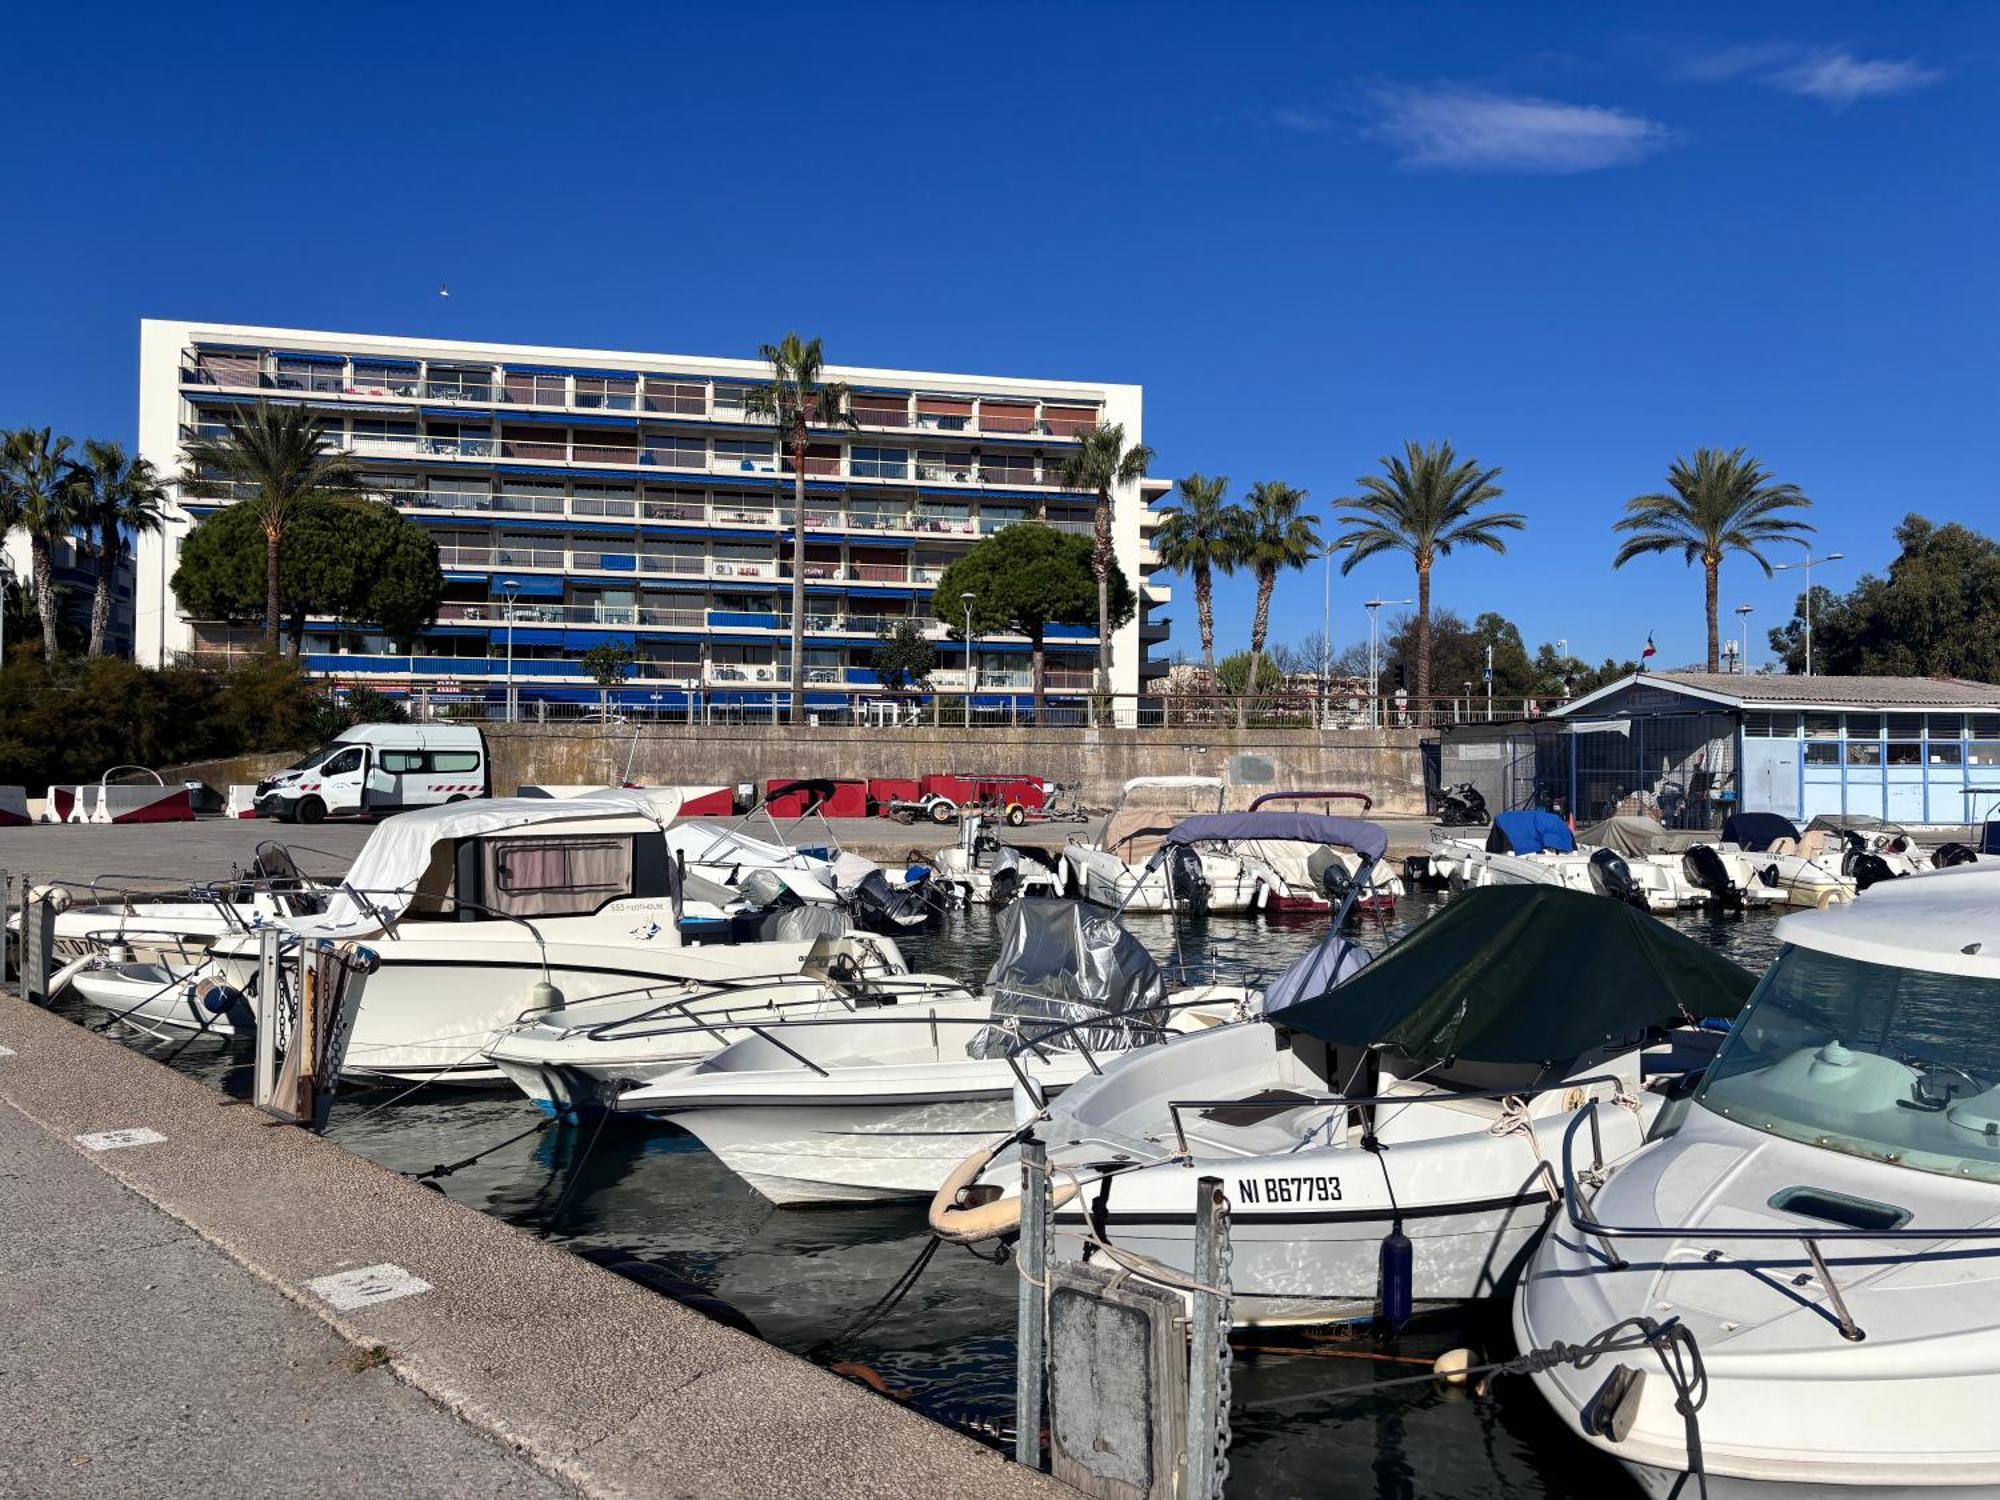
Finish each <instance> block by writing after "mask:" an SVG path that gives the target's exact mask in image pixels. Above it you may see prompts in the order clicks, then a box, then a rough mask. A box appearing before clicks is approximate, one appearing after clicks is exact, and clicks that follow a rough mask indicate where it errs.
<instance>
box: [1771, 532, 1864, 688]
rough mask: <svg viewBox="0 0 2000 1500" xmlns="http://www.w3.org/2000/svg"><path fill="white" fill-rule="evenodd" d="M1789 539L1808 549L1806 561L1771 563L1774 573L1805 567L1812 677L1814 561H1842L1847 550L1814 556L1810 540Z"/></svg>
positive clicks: (1808, 662)
mask: <svg viewBox="0 0 2000 1500" xmlns="http://www.w3.org/2000/svg"><path fill="white" fill-rule="evenodd" d="M1789 540H1791V541H1795V542H1798V544H1799V545H1800V546H1801V547H1804V548H1805V549H1806V556H1805V561H1804V562H1795V563H1772V564H1771V571H1772V572H1773V573H1789V572H1791V570H1792V569H1794V568H1803V569H1805V574H1806V676H1808V677H1810V676H1812V674H1813V670H1812V570H1813V564H1814V563H1830V562H1839V561H1840V560H1841V559H1842V558H1843V557H1845V556H1847V554H1846V553H1845V552H1829V553H1827V555H1826V556H1825V557H1814V556H1813V555H1812V543H1811V542H1808V541H1803V540H1801V539H1800V538H1798V537H1792V538H1790V539H1789Z"/></svg>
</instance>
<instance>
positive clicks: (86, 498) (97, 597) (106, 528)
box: [74, 438, 167, 656]
mask: <svg viewBox="0 0 2000 1500" xmlns="http://www.w3.org/2000/svg"><path fill="white" fill-rule="evenodd" d="M74 478H75V485H76V492H77V506H76V512H77V513H76V522H77V525H79V526H80V527H82V528H83V530H84V533H85V534H86V535H87V536H93V537H94V538H95V540H94V541H93V542H92V544H91V550H92V551H93V552H95V553H96V554H97V588H96V590H95V591H94V592H93V593H92V595H91V599H90V654H91V655H92V656H102V655H103V654H104V646H105V635H106V633H107V631H108V628H109V626H110V623H111V589H112V585H113V584H114V583H115V582H116V581H117V577H118V567H119V564H121V563H122V562H124V560H125V557H126V554H127V553H129V552H130V551H131V544H130V542H129V541H127V537H128V536H138V535H139V534H140V533H142V532H147V531H158V530H159V529H160V522H161V510H162V507H163V506H164V505H165V504H166V500H167V490H166V486H165V485H164V484H162V483H161V481H160V475H159V471H158V470H157V469H155V468H154V467H153V464H152V461H151V460H150V459H145V458H131V457H128V456H127V455H126V452H125V447H124V444H122V443H106V442H100V441H98V440H97V439H95V438H91V439H88V440H86V441H85V443H84V445H83V462H82V463H80V464H78V465H77V467H76V471H75V476H74Z"/></svg>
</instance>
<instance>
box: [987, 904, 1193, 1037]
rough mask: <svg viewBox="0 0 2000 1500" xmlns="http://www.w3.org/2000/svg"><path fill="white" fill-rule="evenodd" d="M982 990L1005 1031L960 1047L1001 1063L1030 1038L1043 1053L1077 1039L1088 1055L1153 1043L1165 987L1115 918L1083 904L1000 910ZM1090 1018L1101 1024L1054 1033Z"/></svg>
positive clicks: (1147, 955)
mask: <svg viewBox="0 0 2000 1500" xmlns="http://www.w3.org/2000/svg"><path fill="white" fill-rule="evenodd" d="M986 991H987V994H988V995H990V996H991V997H992V1002H993V1016H994V1019H995V1020H1000V1019H1002V1018H1005V1019H1007V1020H1009V1021H1011V1022H1012V1023H1013V1027H1012V1029H1009V1030H1003V1029H1002V1028H1000V1027H997V1026H989V1027H986V1028H984V1029H983V1030H981V1031H980V1032H979V1033H978V1035H976V1036H975V1037H974V1038H973V1040H972V1044H971V1045H970V1046H969V1047H967V1048H966V1051H967V1053H968V1054H969V1055H970V1056H973V1057H1004V1056H1006V1055H1007V1054H1008V1053H1009V1052H1012V1051H1015V1050H1016V1049H1018V1048H1019V1047H1020V1046H1021V1044H1022V1043H1023V1042H1024V1041H1033V1040H1036V1039H1037V1038H1047V1040H1046V1041H1045V1042H1044V1043H1043V1044H1044V1045H1045V1046H1047V1047H1049V1048H1051V1049H1054V1048H1066V1049H1069V1050H1072V1051H1074V1050H1075V1049H1076V1046H1077V1039H1078V1038H1079V1037H1081V1038H1082V1040H1083V1044H1084V1045H1085V1046H1087V1047H1089V1048H1090V1049H1091V1050H1092V1051H1093V1052H1094V1051H1098V1050H1100V1049H1105V1050H1108V1049H1113V1048H1119V1047H1129V1046H1132V1045H1134V1044H1135V1043H1137V1042H1142V1041H1150V1040H1153V1039H1154V1038H1156V1037H1157V1036H1158V1035H1159V1031H1158V1028H1159V1027H1160V1026H1161V1025H1162V1024H1164V1023H1165V1021H1166V1019H1167V1013H1166V1009H1165V1007H1166V1003H1167V981H1166V978H1165V976H1164V975H1162V974H1161V973H1160V966H1159V965H1158V964H1156V963H1154V962H1153V955H1152V954H1150V953H1148V952H1147V951H1146V948H1145V945H1144V944H1142V943H1141V942H1140V941H1139V940H1138V939H1137V938H1135V937H1133V936H1132V934H1131V933H1129V932H1127V931H1126V930H1125V929H1124V928H1123V927H1121V926H1119V924H1118V921H1117V919H1116V918H1115V917H1112V916H1111V915H1109V914H1108V913H1106V912H1104V911H1103V910H1101V909H1100V908H1097V907H1094V906H1091V905H1090V904H1089V903H1087V902H1083V901H1043V900H1028V901H1016V902H1014V903H1013V904H1012V905H1010V906H1009V907H1007V909H1006V910H1005V911H1003V912H1002V913H1001V915H1000V957H999V959H998V960H997V961H996V962H995V963H994V965H993V968H992V971H991V972H990V973H988V974H987V976H986ZM1098 1018H1104V1024H1103V1025H1096V1026H1081V1027H1077V1028H1076V1029H1075V1030H1073V1031H1071V1030H1063V1029H1062V1028H1066V1027H1069V1026H1071V1025H1072V1023H1075V1022H1079V1021H1091V1020H1096V1019H1098ZM1114 1018H1115V1019H1114ZM1134 1021H1137V1022H1139V1023H1141V1024H1140V1025H1138V1026H1136V1027H1135V1026H1134V1025H1133V1024H1132V1023H1133V1022H1134ZM1037 1023H1040V1024H1037ZM1057 1032H1060V1034H1059V1035H1052V1033H1057Z"/></svg>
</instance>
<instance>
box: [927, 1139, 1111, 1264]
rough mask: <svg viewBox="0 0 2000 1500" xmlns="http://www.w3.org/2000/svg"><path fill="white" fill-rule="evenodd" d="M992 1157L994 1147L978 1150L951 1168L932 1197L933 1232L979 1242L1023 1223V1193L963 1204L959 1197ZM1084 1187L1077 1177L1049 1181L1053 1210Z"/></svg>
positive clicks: (941, 1236)
mask: <svg viewBox="0 0 2000 1500" xmlns="http://www.w3.org/2000/svg"><path fill="white" fill-rule="evenodd" d="M992 1160H993V1153H992V1152H991V1151H975V1152H973V1153H972V1155H970V1156H968V1157H966V1159H965V1160H964V1161H962V1162H960V1163H959V1164H958V1165H957V1166H955V1167H953V1168H952V1169H951V1175H950V1176H949V1177H947V1178H945V1180H944V1186H943V1187H941V1188H939V1189H938V1190H937V1196H936V1197H934V1198H932V1199H931V1212H930V1222H931V1233H933V1234H935V1235H936V1236H937V1237H938V1238H939V1239H941V1240H949V1241H951V1242H952V1243H953V1244H955V1245H976V1244H978V1243H979V1242H980V1241H981V1240H991V1239H998V1238H999V1237H1000V1236H1001V1235H1003V1234H1012V1233H1014V1231H1015V1230H1017V1229H1019V1228H1020V1227H1021V1199H1020V1195H1019V1194H1016V1195H1015V1196H1013V1197H1011V1198H1009V1197H999V1198H995V1199H993V1200H992V1201H990V1202H987V1203H974V1204H962V1203H960V1202H959V1201H958V1198H959V1194H961V1193H963V1192H964V1191H965V1190H966V1189H967V1188H969V1187H971V1186H972V1183H973V1180H974V1179H975V1178H977V1177H978V1176H979V1174H980V1173H981V1172H983V1171H985V1170H986V1168H987V1166H988V1165H989V1164H990V1163H991V1162H992ZM1080 1191H1081V1188H1080V1187H1079V1186H1078V1184H1077V1182H1076V1180H1075V1179H1074V1178H1071V1177H1063V1178H1060V1179H1057V1180H1055V1181H1052V1182H1051V1183H1050V1184H1049V1208H1050V1210H1051V1211H1053V1210H1055V1209H1058V1208H1061V1207H1062V1206H1063V1205H1064V1204H1065V1203H1068V1202H1069V1201H1070V1200H1071V1199H1072V1198H1074V1197H1075V1196H1076V1195H1077V1194H1078V1192H1080Z"/></svg>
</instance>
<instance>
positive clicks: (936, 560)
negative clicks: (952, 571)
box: [910, 547, 964, 583]
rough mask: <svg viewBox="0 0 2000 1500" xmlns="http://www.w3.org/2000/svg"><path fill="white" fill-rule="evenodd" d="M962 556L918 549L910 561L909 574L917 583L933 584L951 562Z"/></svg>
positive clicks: (923, 548) (935, 549) (958, 553)
mask: <svg viewBox="0 0 2000 1500" xmlns="http://www.w3.org/2000/svg"><path fill="white" fill-rule="evenodd" d="M962 556H964V554H963V553H962V552H945V551H941V550H939V549H937V548H930V547H919V548H917V550H916V554H915V555H914V556H913V557H911V559H910V572H911V575H912V576H913V578H914V579H915V581H916V582H918V583H935V582H936V581H937V577H938V575H939V574H940V573H942V572H943V571H944V570H945V569H946V568H948V567H950V566H951V565H952V563H953V561H954V560H955V559H957V558H959V557H962Z"/></svg>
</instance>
